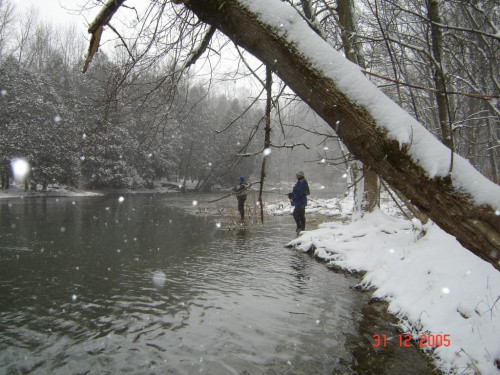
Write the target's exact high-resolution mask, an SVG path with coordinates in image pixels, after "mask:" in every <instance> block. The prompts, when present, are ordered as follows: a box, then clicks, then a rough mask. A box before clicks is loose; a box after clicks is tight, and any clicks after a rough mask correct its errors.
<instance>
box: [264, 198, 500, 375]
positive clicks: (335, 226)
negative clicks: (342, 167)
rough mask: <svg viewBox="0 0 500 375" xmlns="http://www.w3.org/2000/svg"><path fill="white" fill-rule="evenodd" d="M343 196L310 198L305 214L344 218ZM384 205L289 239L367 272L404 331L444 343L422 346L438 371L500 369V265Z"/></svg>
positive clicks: (365, 282) (369, 284)
mask: <svg viewBox="0 0 500 375" xmlns="http://www.w3.org/2000/svg"><path fill="white" fill-rule="evenodd" d="M349 198H351V197H344V198H341V199H333V200H330V201H321V202H319V201H318V202H312V204H310V205H308V207H307V209H306V217H308V215H309V218H311V216H312V213H313V212H314V213H321V214H325V215H327V216H331V217H334V216H337V217H344V218H345V217H346V216H348V215H349V214H350V213H351V212H350V208H351V207H352V206H353V204H352V199H349ZM287 203H288V202H284V203H278V204H274V205H270V206H268V212H271V213H273V214H283V213H290V212H291V208H290V207H289V204H287ZM339 207H343V208H344V209H346V211H344V212H342V211H341V210H339ZM330 208H331V210H330ZM382 209H383V210H377V211H376V212H373V213H371V214H367V215H365V216H364V217H363V218H362V219H359V220H357V221H349V222H347V223H346V222H344V223H342V222H340V221H336V222H330V223H324V224H321V225H319V228H318V229H314V230H308V231H305V232H303V233H302V234H301V235H300V236H299V237H297V238H296V239H295V240H293V241H291V242H290V243H289V246H294V247H295V248H296V249H298V250H301V251H310V250H313V251H314V255H315V256H316V257H318V258H321V259H324V260H325V261H327V262H328V264H329V265H330V266H333V267H339V268H342V269H344V270H349V271H364V272H366V273H365V274H364V276H363V279H362V282H361V286H363V287H365V288H370V289H373V298H378V299H383V300H385V301H387V302H388V304H389V305H388V306H389V311H390V312H391V313H392V314H394V315H395V316H397V317H398V318H399V319H400V323H399V328H400V329H401V331H402V334H411V335H412V336H413V338H414V339H416V340H418V339H419V338H420V337H422V338H423V337H424V336H423V335H427V338H428V339H429V340H430V341H437V340H439V341H440V342H442V343H443V345H442V346H439V347H433V348H431V349H429V348H425V349H423V350H426V351H427V352H428V353H429V354H430V355H431V356H432V358H433V360H434V362H435V364H436V365H437V366H438V367H439V368H440V369H441V370H443V371H444V372H446V373H453V374H483V375H486V374H487V375H490V374H491V375H498V374H500V370H499V369H498V368H497V366H498V365H500V272H498V271H497V270H496V269H495V268H493V266H491V265H490V264H489V263H487V262H485V261H483V260H481V259H480V258H478V257H476V256H475V255H474V254H472V253H471V252H470V251H468V250H466V249H465V248H463V247H462V246H461V245H460V244H459V243H458V242H457V241H456V239H455V238H454V237H452V236H450V235H448V234H447V233H446V232H444V231H443V230H441V229H440V228H439V227H438V226H437V225H435V224H433V223H432V222H430V223H428V224H427V225H425V226H422V225H421V224H420V222H419V221H418V220H413V221H410V220H408V219H403V218H398V217H396V216H395V215H394V214H391V215H388V214H387V209H390V210H393V209H392V208H391V206H390V205H387V204H385V205H383V208H382ZM328 210H330V211H328ZM384 211H386V212H384ZM422 230H424V232H425V233H424V232H422ZM403 337H404V336H403ZM387 339H392V340H399V338H398V337H393V338H387ZM430 343H431V342H429V344H430ZM448 343H449V345H447V344H448ZM419 345H422V346H424V345H425V344H424V340H420V342H419ZM495 362H497V363H498V364H495Z"/></svg>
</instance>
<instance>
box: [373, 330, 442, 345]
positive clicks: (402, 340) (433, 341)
mask: <svg viewBox="0 0 500 375" xmlns="http://www.w3.org/2000/svg"><path fill="white" fill-rule="evenodd" d="M372 337H373V340H374V342H373V344H372V345H373V347H375V348H385V347H386V346H387V335H386V334H382V335H378V334H377V335H373V336H372ZM396 337H397V338H398V339H399V347H401V348H411V347H412V346H413V345H412V341H413V336H412V335H408V334H405V335H402V334H400V335H397V336H396ZM417 345H418V347H420V348H435V347H439V346H446V347H447V346H450V345H451V337H450V335H449V334H433V333H429V334H422V335H420V336H418V341H417Z"/></svg>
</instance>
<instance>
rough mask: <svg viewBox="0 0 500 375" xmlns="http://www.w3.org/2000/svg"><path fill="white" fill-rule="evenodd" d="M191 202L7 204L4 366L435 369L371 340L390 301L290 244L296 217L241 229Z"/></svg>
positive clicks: (36, 369) (2, 224) (2, 215)
mask: <svg viewBox="0 0 500 375" xmlns="http://www.w3.org/2000/svg"><path fill="white" fill-rule="evenodd" d="M194 199H195V198H194V196H190V195H180V194H163V195H153V194H142V195H125V196H123V197H121V199H119V197H118V196H104V197H80V198H25V199H11V200H0V262H1V263H0V264H1V274H0V374H199V373H205V374H355V373H357V374H372V373H373V374H432V370H431V367H430V366H429V364H428V363H427V361H426V360H425V359H424V358H422V356H421V354H420V353H418V351H416V350H413V349H411V348H399V347H397V346H396V345H394V344H391V342H392V341H391V340H389V341H390V343H389V345H388V346H387V347H385V348H374V346H373V335H375V334H388V336H391V335H392V336H395V334H396V331H395V329H394V327H393V325H392V323H393V322H392V321H391V319H390V317H389V316H387V315H386V314H385V313H384V310H385V306H384V305H380V306H379V305H378V304H376V303H375V304H369V295H368V293H362V292H359V291H356V290H354V289H353V287H354V286H355V285H356V284H357V283H359V279H358V278H357V277H356V276H352V275H346V274H343V273H335V272H333V271H331V270H329V269H328V268H327V267H326V266H325V264H324V263H321V262H318V261H316V260H315V259H313V258H312V257H310V256H309V255H307V254H304V253H301V252H298V251H295V250H293V249H287V248H285V247H284V245H285V244H286V243H287V242H288V241H289V240H290V239H291V238H292V236H293V235H294V228H295V226H294V224H293V219H292V218H291V217H288V216H286V217H267V218H266V223H265V225H259V224H254V225H250V224H248V223H247V225H245V226H239V225H235V224H233V221H232V219H230V218H228V217H220V218H219V217H218V216H217V215H214V214H212V215H206V214H204V213H203V212H201V213H197V212H196V211H197V210H198V209H199V207H200V205H199V206H198V208H195V206H193V205H192V202H193V200H194ZM215 212H216V213H217V211H215ZM217 214H218V213H217Z"/></svg>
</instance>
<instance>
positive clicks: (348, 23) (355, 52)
mask: <svg viewBox="0 0 500 375" xmlns="http://www.w3.org/2000/svg"><path fill="white" fill-rule="evenodd" d="M337 13H338V15H339V24H340V27H341V29H342V35H341V37H342V43H343V45H344V54H345V56H346V57H347V59H348V60H349V61H352V62H353V63H355V64H358V65H359V66H360V67H362V68H363V69H366V64H365V58H364V55H363V52H362V51H361V49H360V48H358V47H357V43H356V21H355V20H356V17H355V14H354V2H353V0H338V1H337ZM356 183H357V182H356ZM360 183H363V184H364V187H363V198H362V202H361V213H362V214H363V213H364V212H373V210H375V208H376V207H378V206H379V203H380V194H379V188H378V185H379V181H378V176H377V174H376V173H375V172H374V171H372V170H371V169H370V167H368V166H367V165H365V164H363V179H362V180H361V181H360ZM354 191H357V189H355V190H354Z"/></svg>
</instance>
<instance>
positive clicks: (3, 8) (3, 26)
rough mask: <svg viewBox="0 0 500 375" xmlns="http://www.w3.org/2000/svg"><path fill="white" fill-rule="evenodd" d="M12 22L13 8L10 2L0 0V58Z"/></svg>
mask: <svg viewBox="0 0 500 375" xmlns="http://www.w3.org/2000/svg"><path fill="white" fill-rule="evenodd" d="M13 22H14V7H13V6H12V3H11V2H10V0H0V57H2V56H3V55H4V53H5V52H4V51H5V47H6V45H7V40H8V39H9V34H10V32H11V28H12V23H13Z"/></svg>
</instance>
